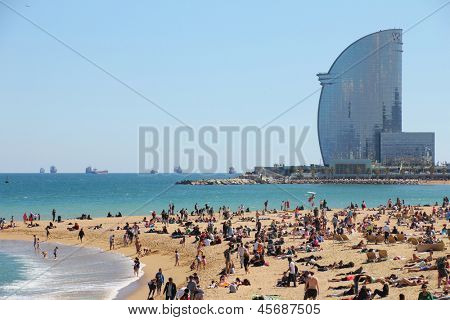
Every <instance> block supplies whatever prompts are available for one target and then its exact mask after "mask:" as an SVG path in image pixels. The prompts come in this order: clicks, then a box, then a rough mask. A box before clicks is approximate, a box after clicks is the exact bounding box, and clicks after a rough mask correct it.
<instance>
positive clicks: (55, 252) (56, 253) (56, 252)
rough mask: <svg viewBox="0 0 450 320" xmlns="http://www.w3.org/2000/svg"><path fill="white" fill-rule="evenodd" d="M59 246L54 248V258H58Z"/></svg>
mask: <svg viewBox="0 0 450 320" xmlns="http://www.w3.org/2000/svg"><path fill="white" fill-rule="evenodd" d="M58 250H59V248H58V247H55V249H53V258H55V260H56V259H57V258H58Z"/></svg>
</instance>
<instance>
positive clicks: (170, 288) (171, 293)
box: [163, 278, 177, 300]
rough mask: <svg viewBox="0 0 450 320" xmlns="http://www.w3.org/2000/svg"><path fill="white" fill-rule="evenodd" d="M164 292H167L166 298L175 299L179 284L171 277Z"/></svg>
mask: <svg viewBox="0 0 450 320" xmlns="http://www.w3.org/2000/svg"><path fill="white" fill-rule="evenodd" d="M163 293H165V294H166V300H174V299H175V296H176V294H177V286H176V285H175V283H173V279H172V278H169V282H167V283H166V286H165V287H164V291H163Z"/></svg>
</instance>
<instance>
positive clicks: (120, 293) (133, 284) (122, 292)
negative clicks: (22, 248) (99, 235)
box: [0, 232, 145, 300]
mask: <svg viewBox="0 0 450 320" xmlns="http://www.w3.org/2000/svg"><path fill="white" fill-rule="evenodd" d="M2 240H4V241H13V242H17V243H21V242H22V243H24V244H29V245H30V248H32V245H33V240H30V239H23V238H22V237H14V236H13V237H9V236H4V235H3V234H2V233H1V232H0V241H2ZM43 244H46V245H50V244H52V245H55V246H65V247H69V248H71V249H73V250H74V251H73V252H76V251H78V250H77V249H94V250H99V253H100V254H104V253H107V254H111V255H116V256H120V257H123V258H125V259H127V260H129V263H130V266H132V264H133V259H132V258H130V257H129V256H127V255H125V254H124V253H122V252H120V251H108V250H105V249H104V248H102V247H100V246H98V245H96V244H93V245H86V246H79V245H77V244H73V243H72V242H69V241H61V240H56V239H55V240H54V241H41V245H43ZM60 250H61V249H60ZM7 254H9V255H12V256H14V253H7ZM31 254H32V252H31V251H30V255H31ZM72 254H73V253H72ZM72 254H70V255H69V257H70V256H71V255H72ZM47 259H48V260H52V257H51V254H50V253H49V257H48V258H47ZM64 260H65V259H64V256H63V257H62V260H57V261H64ZM144 269H145V264H142V265H141V271H140V274H139V278H137V279H136V278H130V279H128V280H129V281H127V283H124V284H123V285H121V286H120V287H114V286H113V284H111V286H108V288H109V289H110V290H111V294H110V295H109V297H108V298H107V299H105V300H127V297H128V296H131V295H132V293H133V292H134V291H135V290H137V289H138V286H137V284H138V283H139V282H140V281H141V279H142V278H143V277H144V275H145V272H144ZM27 281H30V282H33V279H29V280H27Z"/></svg>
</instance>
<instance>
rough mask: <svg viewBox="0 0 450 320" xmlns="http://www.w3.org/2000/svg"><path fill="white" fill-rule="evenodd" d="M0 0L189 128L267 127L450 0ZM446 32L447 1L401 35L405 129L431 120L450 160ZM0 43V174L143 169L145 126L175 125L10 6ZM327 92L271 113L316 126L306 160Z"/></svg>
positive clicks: (313, 150) (428, 127) (449, 21)
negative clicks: (376, 44) (353, 46)
mask: <svg viewBox="0 0 450 320" xmlns="http://www.w3.org/2000/svg"><path fill="white" fill-rule="evenodd" d="M1 1H2V2H5V3H8V4H9V5H10V6H12V7H14V8H15V9H16V10H17V11H19V12H21V13H22V14H23V15H25V16H26V17H28V18H29V19H31V20H32V21H34V22H35V23H36V24H38V25H40V26H41V27H43V28H44V29H46V30H48V31H49V32H51V33H52V34H54V35H55V36H56V37H58V38H59V39H61V40H63V41H64V42H66V43H68V44H69V45H70V46H72V47H73V48H75V49H76V50H77V51H79V52H81V53H82V54H84V55H85V56H87V57H89V58H90V59H92V60H93V61H95V62H96V63H98V64H99V65H100V66H102V67H103V68H105V69H106V70H108V71H109V72H111V73H113V74H114V75H116V76H117V77H118V78H120V79H121V80H123V81H125V82H126V83H128V84H130V85H131V86H133V87H134V88H136V89H137V90H139V91H140V92H142V93H143V94H144V95H145V96H147V97H148V98H150V99H152V100H154V101H155V102H157V103H158V104H159V105H161V106H162V107H163V108H164V109H166V110H167V111H168V112H170V113H171V114H173V115H175V116H176V117H178V118H179V119H182V121H184V122H185V123H187V124H189V125H191V126H193V127H200V126H202V125H217V126H219V125H239V126H244V125H256V126H261V125H263V124H264V123H266V122H268V121H270V120H272V119H273V118H274V117H276V116H277V115H278V114H279V113H281V112H282V111H284V110H285V109H287V108H288V107H290V106H291V105H293V104H294V103H296V102H298V101H299V100H301V99H303V98H304V97H305V96H307V95H309V94H310V93H312V92H314V91H315V90H317V88H319V82H318V81H317V77H316V73H318V72H323V71H327V70H328V69H329V67H330V65H331V63H332V62H333V61H334V59H335V58H336V57H337V55H338V54H339V53H340V52H341V51H342V50H343V49H345V48H346V47H347V46H348V45H349V44H350V43H352V42H353V41H355V40H356V39H358V38H360V37H362V36H364V35H366V34H369V33H372V32H375V31H378V30H381V29H389V28H403V29H407V28H408V27H410V26H411V25H414V24H415V23H416V22H418V21H419V20H420V19H421V18H423V17H425V16H426V15H427V14H428V13H431V12H432V11H434V10H435V9H436V8H438V7H439V6H440V5H442V4H443V3H445V2H446V1H377V2H370V3H366V2H362V1H356V0H355V1H314V2H312V1H311V2H300V1H261V0H260V1H129V2H124V1H112V0H108V1H85V0H77V1H61V2H60V1H58V2H55V1H49V0H40V1H38V0H28V1H22V0H17V1H12V0H8V1H7V0H1ZM449 33H450V5H449V6H447V7H445V8H444V9H443V10H441V11H440V12H438V13H436V14H435V15H434V16H432V17H430V18H429V19H427V20H426V21H424V22H422V23H421V24H419V25H417V26H416V27H415V28H414V29H412V30H411V31H409V32H408V33H407V34H405V35H404V37H403V43H404V45H403V49H404V53H403V128H404V131H435V132H436V160H438V161H444V160H450V149H449V148H448V137H450V126H449V120H448V119H449V117H448V115H449V111H448V110H449V102H450V90H449V80H448V73H449V71H450V59H449V57H450V41H448V40H449V36H450V35H449ZM0 52H1V57H2V58H1V59H0V70H1V73H0V90H1V94H0V109H1V110H0V111H1V113H0V155H1V160H0V172H37V171H38V170H39V168H40V167H45V168H48V167H49V166H50V165H52V164H54V165H56V166H57V167H58V168H59V170H60V171H61V172H80V171H83V170H84V168H85V167H86V166H87V165H94V166H97V167H99V168H107V169H109V170H110V171H111V172H136V171H137V169H138V127H139V126H141V125H146V126H163V125H168V126H176V125H178V124H179V123H177V121H175V120H174V119H172V118H171V117H169V116H168V115H167V114H165V113H163V112H161V111H160V110H158V109H156V108H155V107H154V106H152V105H151V104H149V103H148V102H146V101H145V100H143V99H142V98H140V97H138V96H137V95H135V94H134V93H132V92H130V90H128V89H126V88H124V87H123V86H122V85H120V84H118V83H117V82H116V81H114V80H113V79H111V78H110V77H108V76H107V75H105V74H104V73H103V72H101V71H99V70H98V69H96V68H95V67H93V66H92V65H90V64H89V63H87V62H86V61H84V60H83V59H81V58H80V57H79V56H77V55H76V54H74V53H73V52H71V51H70V50H68V49H67V48H65V47H64V46H62V45H61V44H59V43H58V42H57V41H55V40H54V39H52V38H51V37H49V36H48V35H46V34H45V33H43V32H42V31H40V30H38V29H37V28H36V27H34V26H32V25H31V24H30V23H28V22H27V21H25V20H24V19H22V18H20V17H18V16H17V15H15V14H14V13H12V12H11V11H10V10H9V9H7V8H5V7H4V6H3V5H2V4H1V3H0ZM318 100H319V94H318V93H317V94H315V95H313V96H312V97H311V98H309V99H308V100H306V101H305V102H303V103H302V104H300V105H299V106H298V107H296V108H294V109H293V110H291V111H290V112H288V113H286V114H285V115H284V116H282V117H280V118H279V119H278V120H277V121H275V122H274V124H278V125H283V126H288V125H296V126H299V127H302V126H310V127H311V130H310V133H309V135H308V138H307V140H306V142H305V145H304V148H303V153H304V155H305V158H306V161H307V162H308V163H318V162H319V161H320V151H319V147H318V139H317V128H316V122H317V119H316V115H317V105H318ZM446 140H447V141H446ZM236 165H237V166H239V164H236Z"/></svg>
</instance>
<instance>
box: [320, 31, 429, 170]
mask: <svg viewBox="0 0 450 320" xmlns="http://www.w3.org/2000/svg"><path fill="white" fill-rule="evenodd" d="M317 76H318V77H319V81H320V83H321V85H322V91H321V95H320V102H319V111H318V134H319V144H320V149H321V153H322V159H323V162H324V164H325V165H328V164H330V162H333V161H334V160H351V159H369V160H371V161H377V162H381V161H382V159H381V153H382V150H381V148H382V146H381V133H388V132H390V133H399V134H400V135H401V134H402V30H401V29H389V30H384V31H379V32H375V33H372V34H369V35H367V36H365V37H363V38H361V39H359V40H357V41H355V42H354V43H352V44H351V45H350V46H348V47H347V48H346V49H345V50H344V51H343V52H342V53H341V54H340V55H339V56H338V57H337V59H336V60H335V61H334V63H333V64H332V66H331V68H330V70H329V71H328V72H327V73H319V74H318V75H317ZM407 141H409V140H408V139H404V142H407ZM432 149H433V150H432V151H430V152H433V153H434V144H433V148H432ZM387 152H389V151H388V150H386V152H384V157H387V158H389V155H388V154H386V153H387ZM408 157H409V158H410V157H411V155H410V154H409V155H408ZM398 158H401V156H399V155H398V154H396V159H398ZM385 159H386V158H385Z"/></svg>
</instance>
